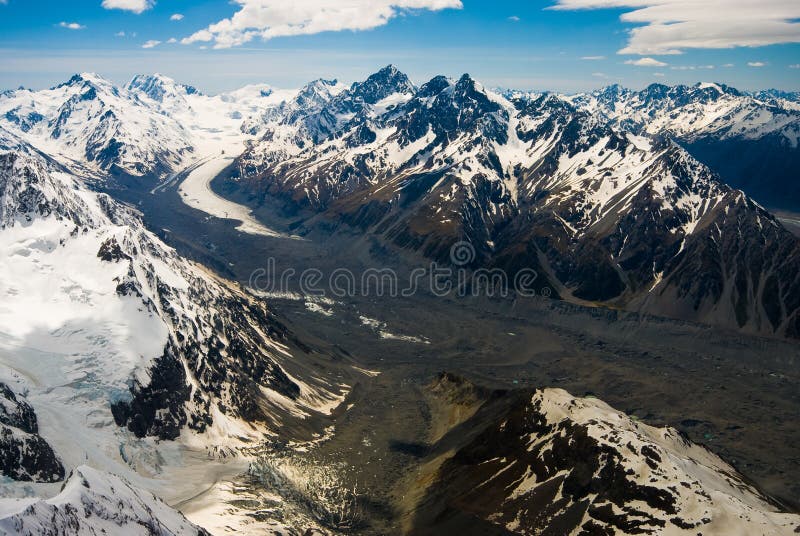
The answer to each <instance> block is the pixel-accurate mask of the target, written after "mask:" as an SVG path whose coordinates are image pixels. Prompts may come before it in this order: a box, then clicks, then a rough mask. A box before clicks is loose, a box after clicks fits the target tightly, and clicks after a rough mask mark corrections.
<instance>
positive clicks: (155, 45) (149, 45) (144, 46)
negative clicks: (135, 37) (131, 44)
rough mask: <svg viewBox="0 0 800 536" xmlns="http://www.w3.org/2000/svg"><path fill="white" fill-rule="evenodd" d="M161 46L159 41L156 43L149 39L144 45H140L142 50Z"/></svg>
mask: <svg viewBox="0 0 800 536" xmlns="http://www.w3.org/2000/svg"><path fill="white" fill-rule="evenodd" d="M160 44H161V41H156V40H155V39H151V40H150V41H147V42H146V43H145V44H143V45H142V48H155V47H157V46H158V45H160Z"/></svg>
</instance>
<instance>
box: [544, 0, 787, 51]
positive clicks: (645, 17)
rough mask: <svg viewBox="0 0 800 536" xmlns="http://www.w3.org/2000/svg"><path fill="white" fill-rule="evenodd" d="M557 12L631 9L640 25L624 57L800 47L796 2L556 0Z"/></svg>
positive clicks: (627, 18)
mask: <svg viewBox="0 0 800 536" xmlns="http://www.w3.org/2000/svg"><path fill="white" fill-rule="evenodd" d="M556 2H557V3H556V5H555V6H553V8H554V9H565V10H577V9H602V8H629V9H631V11H629V12H627V13H624V14H623V15H622V16H621V17H620V19H621V20H622V21H623V22H627V23H632V24H635V25H636V27H635V28H633V29H632V30H631V31H630V34H629V38H628V44H627V46H626V47H625V48H623V49H622V50H620V51H619V53H620V54H639V55H645V54H680V53H681V52H682V51H683V50H685V49H689V48H733V47H741V46H745V47H757V46H765V45H774V44H779V43H800V21H798V19H800V2H798V1H797V0H556Z"/></svg>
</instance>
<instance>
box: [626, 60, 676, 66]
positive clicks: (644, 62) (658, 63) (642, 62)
mask: <svg viewBox="0 0 800 536" xmlns="http://www.w3.org/2000/svg"><path fill="white" fill-rule="evenodd" d="M625 65H636V66H637V67H666V66H667V64H666V63H664V62H663V61H658V60H657V59H654V58H639V59H638V60H628V61H626V62H625Z"/></svg>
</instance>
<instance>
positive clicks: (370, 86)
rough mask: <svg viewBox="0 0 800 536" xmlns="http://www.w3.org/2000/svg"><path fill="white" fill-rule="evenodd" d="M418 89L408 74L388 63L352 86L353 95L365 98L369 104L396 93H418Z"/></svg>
mask: <svg viewBox="0 0 800 536" xmlns="http://www.w3.org/2000/svg"><path fill="white" fill-rule="evenodd" d="M416 91H417V88H416V86H414V84H413V83H412V82H411V80H410V79H409V78H408V76H406V75H405V73H403V72H401V71H400V70H398V69H397V67H395V66H394V65H387V66H386V67H384V68H383V69H381V70H380V71H378V72H376V73H374V74H371V75H370V76H369V77H368V78H367V79H366V80H364V81H363V82H356V83H354V84H353V85H352V86H351V87H350V93H351V94H352V96H353V97H356V98H360V99H363V100H364V102H367V103H369V104H375V103H376V102H378V101H380V100H382V99H384V98H386V97H388V96H389V95H393V94H395V93H416Z"/></svg>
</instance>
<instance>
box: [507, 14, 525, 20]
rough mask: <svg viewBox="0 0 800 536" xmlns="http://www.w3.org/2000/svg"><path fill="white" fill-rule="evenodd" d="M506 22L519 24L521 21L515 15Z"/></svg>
mask: <svg viewBox="0 0 800 536" xmlns="http://www.w3.org/2000/svg"><path fill="white" fill-rule="evenodd" d="M508 20H510V21H511V22H519V21H521V20H522V19H520V18H519V17H517V16H516V15H511V16H510V17H508Z"/></svg>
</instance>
